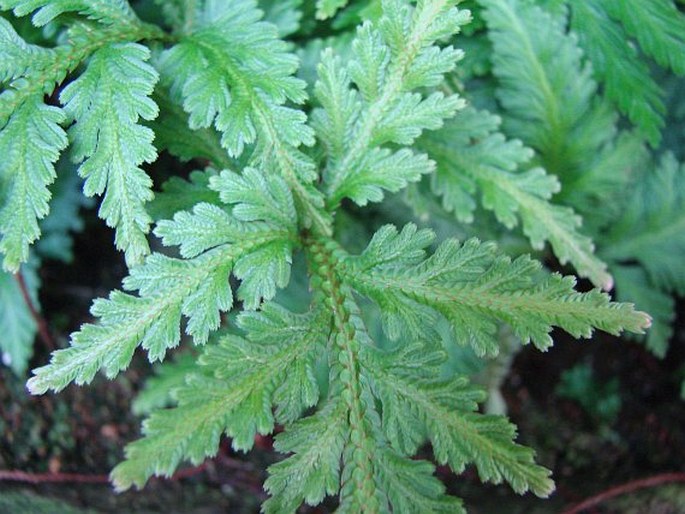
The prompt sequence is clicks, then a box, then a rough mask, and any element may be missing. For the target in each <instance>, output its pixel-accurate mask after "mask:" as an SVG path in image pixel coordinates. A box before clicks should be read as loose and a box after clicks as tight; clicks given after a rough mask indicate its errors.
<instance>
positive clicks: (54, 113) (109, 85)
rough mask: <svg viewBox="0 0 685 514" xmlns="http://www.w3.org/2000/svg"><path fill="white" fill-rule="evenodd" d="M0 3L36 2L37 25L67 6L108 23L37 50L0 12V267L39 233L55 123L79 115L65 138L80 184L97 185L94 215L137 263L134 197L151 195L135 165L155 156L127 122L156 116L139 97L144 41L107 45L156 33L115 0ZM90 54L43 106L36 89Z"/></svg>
mask: <svg viewBox="0 0 685 514" xmlns="http://www.w3.org/2000/svg"><path fill="white" fill-rule="evenodd" d="M0 7H1V8H2V9H11V8H14V12H15V13H16V14H17V15H25V14H28V13H30V12H32V11H34V10H35V9H38V11H37V12H36V14H35V15H34V18H33V21H34V23H36V24H37V25H43V24H45V23H48V22H49V21H51V20H52V19H53V18H54V17H55V16H58V15H59V14H61V13H63V12H67V11H77V12H79V13H81V14H85V15H86V16H88V17H90V18H92V19H97V20H99V21H102V22H103V23H105V24H113V25H116V26H117V27H116V28H115V29H112V30H111V31H110V32H106V33H103V34H101V35H100V36H101V37H97V34H98V33H97V31H96V30H83V28H81V29H80V30H79V29H76V30H74V31H73V33H72V34H71V40H70V41H69V42H68V43H67V44H64V45H59V46H57V47H56V48H54V49H46V48H39V47H36V46H34V45H28V44H27V43H25V42H24V41H22V40H21V38H19V36H18V35H17V34H16V33H15V32H14V30H13V29H12V28H11V26H10V25H9V23H8V22H7V21H6V20H5V19H0V42H1V43H2V50H0V52H1V54H0V56H1V57H3V64H2V65H0V80H2V81H3V82H9V84H8V85H7V87H6V88H5V89H4V91H3V92H2V93H1V94H0V149H1V150H2V152H3V155H8V156H10V158H9V159H6V160H5V161H4V162H3V164H2V165H1V167H0V176H3V177H4V178H3V179H2V185H0V198H2V200H3V202H2V207H1V208H0V209H1V210H0V234H1V237H2V240H1V241H0V252H2V253H3V254H4V261H3V268H4V269H6V270H9V271H16V270H17V269H18V266H19V265H20V264H21V263H22V262H26V261H27V259H28V253H29V246H30V245H31V244H32V243H33V242H34V241H35V240H36V239H38V237H39V236H40V231H39V229H38V220H40V219H42V218H44V217H45V216H46V215H47V213H48V212H49V205H48V201H49V199H50V193H49V191H48V189H47V188H48V186H49V185H50V184H51V183H52V182H53V181H54V179H55V170H54V163H55V162H56V161H57V159H58V157H59V155H60V153H61V151H62V150H64V149H65V147H66V146H67V138H66V134H65V132H64V129H63V127H62V125H65V124H66V123H67V122H68V121H71V120H73V119H74V118H81V119H78V120H77V121H79V123H77V124H76V125H75V126H74V127H72V129H71V130H70V136H71V142H72V144H73V145H74V149H75V154H76V158H77V160H79V161H80V160H84V159H87V160H86V162H85V163H84V165H83V167H82V168H81V173H82V175H83V176H85V177H87V178H89V181H88V184H87V187H86V191H85V192H86V194H87V195H93V194H96V193H102V192H103V191H104V190H105V189H107V195H106V198H105V201H104V202H103V204H102V207H101V214H102V215H103V217H105V218H106V219H107V221H108V223H109V224H110V225H111V226H115V227H116V228H117V229H118V232H117V246H118V247H120V248H122V249H125V250H126V254H127V259H128V261H129V263H135V262H137V261H138V260H140V258H141V256H142V255H144V254H145V253H147V251H148V248H147V241H146V240H145V233H146V232H147V231H148V229H149V222H150V219H149V217H148V216H147V214H146V213H145V211H144V209H142V208H141V206H140V204H141V203H142V202H144V201H146V200H149V199H150V198H151V197H152V193H151V191H150V190H149V189H150V185H151V184H150V181H149V179H148V178H147V175H145V174H144V173H143V172H142V171H141V170H139V169H138V168H137V166H138V165H139V164H141V163H142V162H145V161H146V162H150V161H153V160H154V159H155V157H156V154H155V152H154V148H153V147H152V146H151V144H150V142H151V140H152V137H153V134H152V133H151V132H149V131H147V132H146V130H147V129H144V128H143V127H139V126H138V125H136V122H137V121H138V118H139V117H141V116H142V117H143V118H146V119H152V118H154V117H155V116H156V112H157V110H156V106H155V105H154V104H153V103H152V102H151V101H150V100H143V98H144V97H146V96H147V95H149V94H150V93H151V92H152V89H153V88H154V84H155V82H156V80H157V72H156V71H155V70H154V69H153V68H151V67H149V66H148V65H146V64H145V63H144V62H143V61H144V60H146V59H147V58H148V56H149V50H148V49H147V48H146V47H143V46H137V45H133V44H129V45H127V44H120V45H119V44H112V45H110V46H108V43H112V42H114V41H122V40H123V41H126V40H127V39H129V38H130V39H131V40H137V39H140V38H142V37H145V35H144V34H147V35H152V33H155V34H157V32H156V31H155V30H152V29H149V28H146V27H145V26H144V25H143V24H142V23H141V22H140V21H139V20H138V19H137V17H136V16H135V14H134V12H133V11H132V10H131V8H130V6H129V5H128V3H127V2H124V1H119V2H115V3H112V2H105V1H98V2H83V1H76V0H74V1H62V2H47V1H45V2H33V1H18V2H10V1H5V2H2V3H0ZM72 44H73V46H72ZM91 54H94V55H93V58H92V60H91V62H90V63H89V64H90V65H89V66H88V68H87V70H86V71H85V73H84V74H83V75H82V76H81V77H79V78H78V79H76V81H74V82H73V83H72V84H70V85H69V86H68V87H67V88H66V89H65V90H64V91H63V92H62V96H63V98H61V100H62V102H64V103H65V104H66V105H65V109H64V110H62V109H60V108H59V107H56V106H52V105H50V106H48V105H45V104H44V103H43V95H46V94H48V95H49V94H52V92H53V89H54V88H55V85H56V84H58V83H60V82H62V81H63V80H64V78H65V77H66V75H67V74H68V73H69V72H70V71H73V70H74V69H75V68H76V67H77V66H78V65H79V64H80V63H82V62H84V61H85V60H86V59H87V58H88V57H89V56H90V55H91ZM5 57H6V59H4V58H5ZM124 84H125V85H124ZM129 87H131V89H130V90H129V89H128V88H129ZM115 106H116V107H117V108H119V109H120V110H119V111H117V110H115V109H114V107H115ZM65 113H66V114H65ZM10 142H11V143H12V145H11V146H12V149H11V150H10V149H9V146H8V145H9V144H10ZM17 142H19V144H17ZM129 147H130V150H131V152H130V154H129ZM10 211H11V216H12V218H13V219H12V221H11V222H10V220H9V217H10Z"/></svg>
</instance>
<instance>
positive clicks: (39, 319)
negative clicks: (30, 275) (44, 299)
mask: <svg viewBox="0 0 685 514" xmlns="http://www.w3.org/2000/svg"><path fill="white" fill-rule="evenodd" d="M14 278H16V280H17V283H18V284H19V289H20V290H21V295H22V296H23V297H24V302H26V306H27V307H28V309H29V312H30V313H31V317H32V318H33V320H34V321H35V322H36V326H37V327H38V334H40V338H41V339H42V340H43V343H44V344H45V346H47V348H48V350H55V349H56V348H57V345H56V344H55V340H54V339H53V338H52V336H51V335H50V330H49V329H48V324H47V322H46V321H45V318H43V316H42V315H41V314H40V312H38V310H37V309H36V306H35V305H33V301H32V300H31V295H30V294H29V290H28V287H26V280H24V275H23V274H22V273H21V271H20V272H19V273H15V274H14Z"/></svg>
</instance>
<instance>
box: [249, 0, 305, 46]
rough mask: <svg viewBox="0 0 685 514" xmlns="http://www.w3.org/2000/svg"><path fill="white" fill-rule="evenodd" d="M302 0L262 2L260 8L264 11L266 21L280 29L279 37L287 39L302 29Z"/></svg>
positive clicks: (262, 0) (265, 0) (269, 0)
mask: <svg viewBox="0 0 685 514" xmlns="http://www.w3.org/2000/svg"><path fill="white" fill-rule="evenodd" d="M301 5H302V0H260V1H259V7H260V8H261V9H262V10H264V19H265V20H266V21H268V22H269V23H273V24H274V25H276V27H278V35H279V36H280V37H286V36H289V35H290V34H293V33H295V32H297V29H299V28H300V20H301V18H302V13H301V12H300V10H299V7H300V6H301Z"/></svg>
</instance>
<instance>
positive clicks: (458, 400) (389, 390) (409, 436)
mask: <svg viewBox="0 0 685 514" xmlns="http://www.w3.org/2000/svg"><path fill="white" fill-rule="evenodd" d="M444 358H445V357H444V355H443V354H441V353H440V352H431V351H430V350H428V349H427V348H425V347H424V346H422V345H414V346H409V347H406V348H404V349H403V350H401V351H398V352H397V353H395V354H389V355H384V354H382V353H380V352H378V351H370V352H369V353H368V355H367V359H368V360H367V361H366V362H365V367H366V369H367V370H368V372H369V375H371V376H372V377H373V378H372V387H373V388H374V391H375V394H376V396H377V397H378V398H379V399H380V400H381V402H382V404H383V430H384V432H385V434H386V436H387V437H388V440H389V441H391V444H392V445H393V447H394V448H396V449H397V451H399V452H400V453H401V454H403V455H413V454H414V453H415V452H416V450H417V449H418V446H419V445H420V444H423V442H424V440H425V439H426V438H428V440H429V441H430V442H431V444H432V446H433V452H434V453H435V457H436V459H437V460H438V462H440V463H441V464H449V466H450V467H451V468H452V469H453V470H454V471H456V472H461V471H463V469H464V467H465V466H466V465H467V464H470V463H475V465H476V467H477V468H478V472H479V474H480V477H481V479H482V480H484V481H492V482H494V483H500V482H502V481H503V480H506V481H507V482H509V483H510V484H511V486H512V487H513V489H514V490H515V491H516V492H518V493H523V492H526V491H528V490H531V491H533V492H534V493H535V494H536V495H538V496H541V497H547V496H549V495H550V494H551V493H552V491H553V490H554V483H553V482H552V480H551V479H550V478H549V475H550V472H549V470H547V469H545V468H543V467H542V466H539V465H537V464H535V463H534V461H533V457H534V454H533V451H532V450H530V449H528V448H525V447H523V446H520V445H517V444H515V443H514V442H513V441H512V439H513V438H514V437H516V429H515V428H514V426H513V425H511V424H510V423H509V422H508V421H507V420H506V419H505V418H503V417H500V416H489V415H483V414H479V413H478V412H477V402H480V401H483V400H484V396H485V394H484V392H483V391H481V390H480V389H477V388H475V387H473V386H471V385H469V384H468V380H466V379H465V378H453V379H441V378H439V377H440V364H441V363H442V362H443V361H444Z"/></svg>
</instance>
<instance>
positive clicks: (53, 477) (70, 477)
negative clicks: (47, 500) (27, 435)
mask: <svg viewBox="0 0 685 514" xmlns="http://www.w3.org/2000/svg"><path fill="white" fill-rule="evenodd" d="M0 480H3V481H8V482H25V483H28V484H45V483H52V484H54V483H59V482H69V483H79V484H106V483H107V482H109V477H108V476H107V475H80V474H78V473H26V472H24V471H5V470H0Z"/></svg>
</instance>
